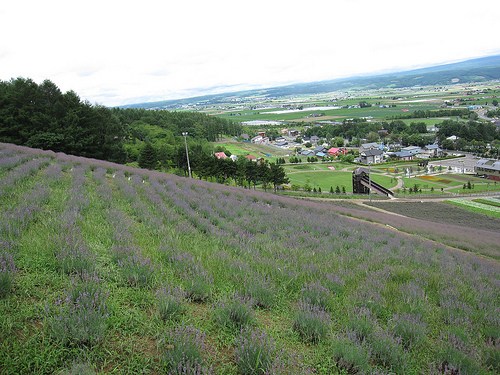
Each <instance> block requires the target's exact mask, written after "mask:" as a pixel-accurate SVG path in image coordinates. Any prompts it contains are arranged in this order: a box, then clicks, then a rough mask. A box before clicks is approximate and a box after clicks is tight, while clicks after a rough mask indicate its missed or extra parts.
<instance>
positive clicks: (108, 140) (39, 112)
mask: <svg viewBox="0 0 500 375" xmlns="http://www.w3.org/2000/svg"><path fill="white" fill-rule="evenodd" d="M241 131H242V128H241V125H240V124H238V123H235V122H232V121H228V120H226V119H220V118H217V117H212V116H208V115H205V114H201V113H196V112H169V111H148V110H144V109H130V108H129V109H119V108H112V109H110V108H107V107H104V106H101V105H97V104H94V105H93V104H90V103H89V102H86V101H82V100H81V99H80V98H79V97H78V95H77V94H76V93H75V92H73V91H68V92H66V93H62V92H61V90H60V89H59V88H58V87H57V86H56V85H55V84H54V83H52V82H51V81H49V80H45V81H44V82H43V83H41V84H37V83H35V82H34V81H33V80H31V79H25V78H17V79H11V80H10V81H0V142H5V143H13V144H17V145H24V146H28V147H34V148H41V149H44V150H52V151H55V152H64V153H66V154H71V155H77V156H84V157H89V158H95V159H101V160H108V161H113V162H118V163H127V162H129V163H130V162H138V163H140V162H141V160H140V159H141V152H143V150H144V149H145V145H146V144H148V145H149V151H151V148H152V149H154V155H155V157H156V158H157V159H156V161H155V163H152V164H149V166H150V167H151V168H152V169H163V170H166V169H170V168H172V167H179V168H180V167H182V166H183V165H184V161H183V160H185V156H182V155H184V154H185V148H184V137H183V136H182V133H183V132H187V133H188V136H187V141H188V143H189V146H190V148H191V147H192V148H193V149H194V150H196V151H197V154H210V153H211V147H212V146H211V145H210V143H209V142H212V141H215V140H216V139H217V138H218V137H220V136H222V135H229V136H238V135H239V134H240V133H241ZM150 156H151V155H149V158H150ZM182 158H184V159H182Z"/></svg>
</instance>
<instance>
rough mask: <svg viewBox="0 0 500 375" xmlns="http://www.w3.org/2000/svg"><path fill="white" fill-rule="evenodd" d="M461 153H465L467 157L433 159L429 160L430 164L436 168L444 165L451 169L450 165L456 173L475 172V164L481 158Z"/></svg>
mask: <svg viewBox="0 0 500 375" xmlns="http://www.w3.org/2000/svg"><path fill="white" fill-rule="evenodd" d="M457 154H458V153H457ZM460 155H465V157H461V158H457V159H449V160H438V161H431V162H429V165H433V166H435V167H436V168H439V166H442V167H443V168H446V169H449V167H451V168H452V171H453V172H455V173H474V165H476V163H477V161H478V160H479V159H480V158H479V157H477V156H473V155H471V154H465V153H461V154H460Z"/></svg>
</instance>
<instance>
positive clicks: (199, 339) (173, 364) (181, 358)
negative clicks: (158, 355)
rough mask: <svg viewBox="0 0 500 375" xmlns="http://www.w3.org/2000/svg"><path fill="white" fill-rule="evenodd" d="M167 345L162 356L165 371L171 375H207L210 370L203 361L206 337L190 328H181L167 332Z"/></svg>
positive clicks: (210, 372)
mask: <svg viewBox="0 0 500 375" xmlns="http://www.w3.org/2000/svg"><path fill="white" fill-rule="evenodd" d="M165 339H166V341H167V342H168V343H169V345H168V346H167V349H166V351H165V353H164V355H163V365H164V367H165V370H166V371H167V372H168V373H169V374H172V375H174V374H175V375H184V374H193V375H209V374H212V368H211V367H208V365H207V364H206V362H205V360H204V359H203V352H204V351H205V350H206V346H205V339H206V335H205V334H204V333H203V332H201V331H199V330H198V329H196V328H194V327H192V326H181V327H177V328H175V329H173V330H171V331H169V332H168V333H167V335H166V337H165Z"/></svg>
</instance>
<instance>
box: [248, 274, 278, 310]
mask: <svg viewBox="0 0 500 375" xmlns="http://www.w3.org/2000/svg"><path fill="white" fill-rule="evenodd" d="M243 285H244V287H243V288H244V291H243V293H244V295H245V296H247V297H249V298H250V299H251V302H252V305H253V306H256V307H260V308H263V309H270V308H272V307H273V306H274V305H275V304H276V285H275V284H274V282H273V281H272V280H270V279H269V278H264V277H259V276H257V275H254V276H253V277H248V278H246V279H245V281H244V284H243Z"/></svg>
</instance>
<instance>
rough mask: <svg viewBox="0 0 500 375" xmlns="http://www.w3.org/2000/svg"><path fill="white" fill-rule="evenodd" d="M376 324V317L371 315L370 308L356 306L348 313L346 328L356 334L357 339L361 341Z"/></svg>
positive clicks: (370, 332)
mask: <svg viewBox="0 0 500 375" xmlns="http://www.w3.org/2000/svg"><path fill="white" fill-rule="evenodd" d="M376 326H377V318H376V317H375V316H373V314H372V313H371V311H370V309H368V308H365V307H356V308H354V309H353V310H352V311H351V312H350V313H349V317H348V320H347V323H346V328H347V329H349V330H351V331H353V332H354V333H355V334H356V337H357V338H358V340H360V341H362V340H364V339H366V338H367V337H368V336H370V335H371V334H372V333H373V331H374V330H375V327H376Z"/></svg>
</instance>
